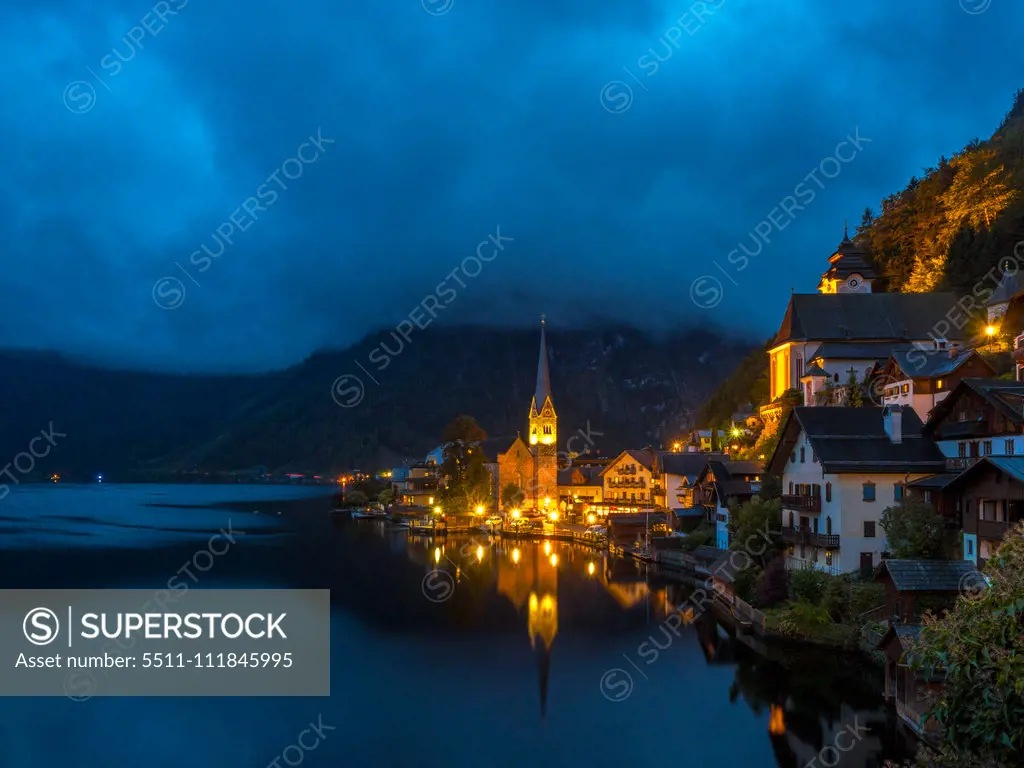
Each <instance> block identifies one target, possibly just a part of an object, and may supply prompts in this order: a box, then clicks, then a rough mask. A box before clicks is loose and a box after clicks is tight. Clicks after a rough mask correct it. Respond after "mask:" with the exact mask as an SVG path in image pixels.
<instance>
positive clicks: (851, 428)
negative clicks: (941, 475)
mask: <svg viewBox="0 0 1024 768" xmlns="http://www.w3.org/2000/svg"><path fill="white" fill-rule="evenodd" d="M884 411H885V409H884V408H881V407H865V408H848V407H843V408H832V407H827V408H821V407H811V406H805V405H801V406H797V407H796V408H794V409H793V410H792V411H790V413H789V415H788V416H787V417H786V421H785V422H784V423H783V425H782V427H781V428H780V429H781V430H782V435H781V437H780V439H779V442H778V445H777V446H776V448H775V453H773V454H772V457H771V460H770V461H769V463H768V471H770V472H772V473H774V474H782V473H783V472H784V471H785V469H786V465H787V463H788V461H789V456H790V454H791V453H792V452H793V448H794V445H795V444H796V441H797V438H798V437H799V435H800V432H801V431H802V432H804V433H805V434H806V435H807V437H808V439H809V440H810V442H811V448H812V449H813V451H814V456H815V458H816V459H817V460H818V461H819V462H821V466H822V469H823V470H824V471H825V472H828V473H842V472H855V473H856V472H865V473H866V472H877V473H894V474H902V473H909V472H915V473H916V472H922V473H936V472H942V470H943V469H945V466H946V459H945V456H943V454H942V451H941V450H939V447H938V446H937V445H936V444H935V442H934V441H933V440H932V439H931V438H929V437H926V436H924V434H923V431H922V430H923V425H922V424H921V419H920V418H919V417H918V415H917V414H916V413H915V412H914V411H913V410H912V409H911V408H903V409H902V421H901V433H902V440H901V442H899V443H894V442H893V441H892V440H891V439H890V438H889V436H888V435H887V434H886V432H885V426H884V421H883V413H884Z"/></svg>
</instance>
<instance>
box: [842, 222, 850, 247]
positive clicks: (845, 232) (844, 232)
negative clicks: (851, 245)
mask: <svg viewBox="0 0 1024 768" xmlns="http://www.w3.org/2000/svg"><path fill="white" fill-rule="evenodd" d="M849 239H850V233H849V230H848V229H847V226H846V219H845V218H844V219H843V242H844V243H845V242H846V241H847V240H849Z"/></svg>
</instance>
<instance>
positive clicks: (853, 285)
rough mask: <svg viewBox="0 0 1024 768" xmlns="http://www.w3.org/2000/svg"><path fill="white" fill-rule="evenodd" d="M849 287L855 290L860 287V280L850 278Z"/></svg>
mask: <svg viewBox="0 0 1024 768" xmlns="http://www.w3.org/2000/svg"><path fill="white" fill-rule="evenodd" d="M849 285H850V287H851V288H856V287H857V286H858V285H860V280H858V279H857V278H856V277H851V278H850V281H849Z"/></svg>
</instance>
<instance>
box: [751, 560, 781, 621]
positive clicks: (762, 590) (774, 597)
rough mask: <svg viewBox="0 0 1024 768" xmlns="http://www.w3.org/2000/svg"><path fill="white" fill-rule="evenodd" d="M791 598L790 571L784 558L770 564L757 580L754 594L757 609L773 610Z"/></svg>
mask: <svg viewBox="0 0 1024 768" xmlns="http://www.w3.org/2000/svg"><path fill="white" fill-rule="evenodd" d="M788 597H789V571H787V570H786V564H785V563H784V562H783V561H782V558H781V557H780V558H777V559H775V560H772V561H771V562H770V563H768V567H767V568H765V569H764V573H762V574H761V576H760V577H759V578H758V580H757V589H756V590H755V594H754V607H755V608H762V609H764V608H773V607H774V606H776V605H778V604H779V603H782V602H785V600H786V598H788Z"/></svg>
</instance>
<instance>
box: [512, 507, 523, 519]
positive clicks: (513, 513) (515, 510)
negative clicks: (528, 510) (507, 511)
mask: <svg viewBox="0 0 1024 768" xmlns="http://www.w3.org/2000/svg"><path fill="white" fill-rule="evenodd" d="M521 514H523V513H522V512H520V511H519V510H518V509H513V510H512V517H513V518H515V519H516V520H518V519H519V516H520V515H521Z"/></svg>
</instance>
